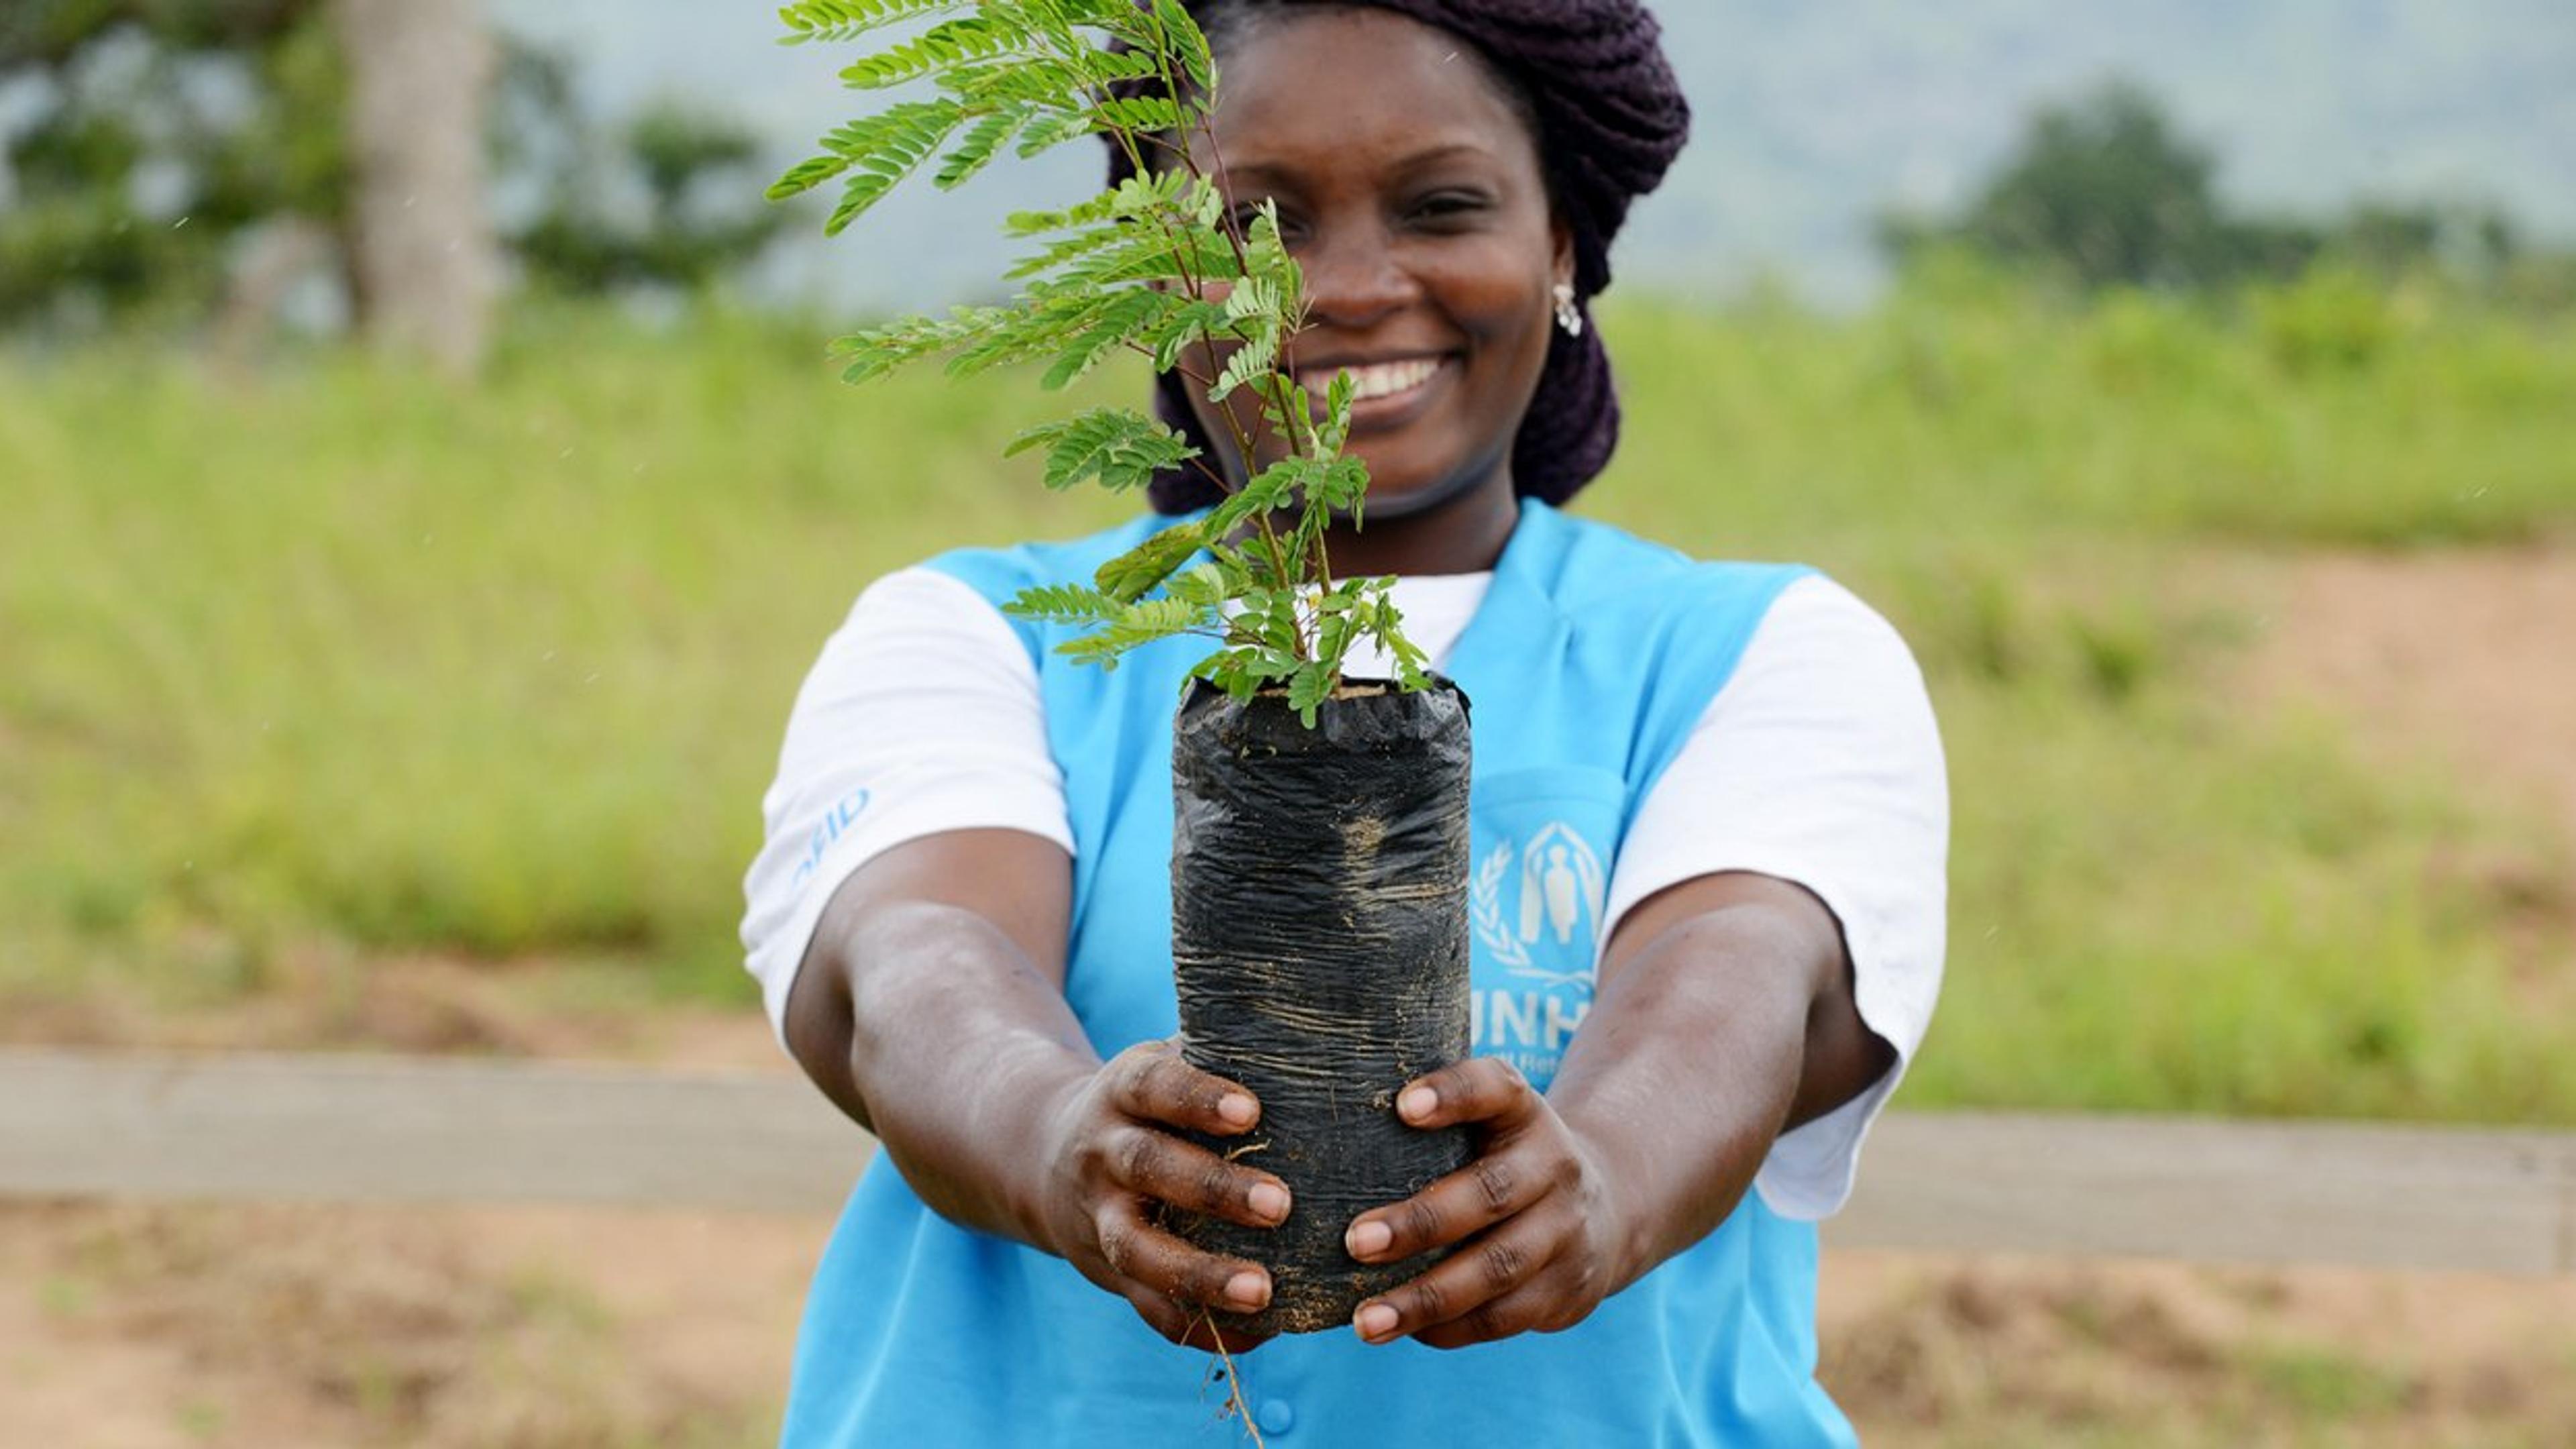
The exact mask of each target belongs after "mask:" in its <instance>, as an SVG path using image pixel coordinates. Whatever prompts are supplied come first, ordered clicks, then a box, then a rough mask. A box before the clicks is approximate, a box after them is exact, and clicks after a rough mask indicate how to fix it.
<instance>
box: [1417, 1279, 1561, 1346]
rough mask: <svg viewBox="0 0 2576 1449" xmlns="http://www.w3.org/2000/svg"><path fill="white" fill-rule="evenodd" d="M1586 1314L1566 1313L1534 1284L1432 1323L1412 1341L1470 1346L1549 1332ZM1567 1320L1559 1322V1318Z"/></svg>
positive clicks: (1551, 1296) (1552, 1296) (1430, 1344)
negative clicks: (1522, 1335) (1441, 1321)
mask: <svg viewBox="0 0 2576 1449" xmlns="http://www.w3.org/2000/svg"><path fill="white" fill-rule="evenodd" d="M1587 1316H1589V1315H1587V1314H1570V1315H1569V1314H1565V1313H1563V1312H1561V1311H1560V1310H1559V1308H1558V1306H1557V1304H1556V1302H1555V1295H1553V1294H1551V1293H1548V1292H1546V1291H1545V1290H1543V1289H1541V1288H1539V1287H1537V1286H1535V1285H1533V1286H1531V1287H1527V1288H1523V1289H1520V1290H1519V1291H1517V1292H1513V1293H1506V1294H1504V1295H1503V1296H1502V1297H1500V1298H1497V1299H1494V1300H1493V1301H1491V1302H1489V1303H1485V1304H1482V1305H1479V1306H1478V1307H1477V1308H1476V1309H1475V1310H1474V1311H1473V1312H1470V1313H1467V1314H1465V1315H1463V1316H1461V1317H1457V1318H1453V1319H1450V1320H1449V1321H1448V1322H1447V1323H1435V1324H1433V1325H1432V1326H1431V1327H1429V1328H1426V1329H1424V1330H1422V1331H1421V1332H1419V1333H1417V1334H1415V1335H1413V1338H1414V1341H1415V1342H1417V1343H1420V1344H1422V1345H1424V1346H1425V1347H1429V1348H1438V1349H1456V1348H1473V1347H1475V1346H1476V1345H1477V1344H1480V1343H1492V1342H1494V1341H1496V1340H1497V1339H1505V1338H1510V1337H1512V1336H1514V1335H1516V1334H1523V1333H1549V1332H1553V1331H1555V1330H1556V1329H1557V1328H1560V1327H1571V1326H1573V1323H1574V1322H1579V1321H1581V1320H1582V1319H1583V1318H1585V1317H1587ZM1561 1319H1564V1320H1570V1321H1564V1322H1560V1321H1559V1320H1561Z"/></svg>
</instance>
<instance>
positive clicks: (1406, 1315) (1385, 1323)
mask: <svg viewBox="0 0 2576 1449" xmlns="http://www.w3.org/2000/svg"><path fill="white" fill-rule="evenodd" d="M1560 1241H1561V1240H1560V1239H1559V1238H1558V1236H1557V1235H1556V1234H1555V1233H1554V1232H1553V1231H1551V1230H1549V1229H1548V1228H1546V1227H1545V1226H1543V1225H1539V1224H1533V1223H1530V1222H1529V1221H1528V1220H1527V1219H1522V1220H1520V1221H1517V1222H1513V1223H1509V1224H1506V1225H1504V1226H1503V1227H1501V1228H1498V1229H1496V1230H1495V1231H1493V1232H1490V1233H1487V1234H1486V1235H1485V1236H1483V1237H1482V1238H1479V1239H1477V1240H1476V1241H1474V1242H1472V1243H1469V1244H1468V1245H1467V1246H1466V1247H1464V1248H1461V1249H1460V1250H1459V1251H1458V1252H1456V1253H1454V1254H1452V1255H1450V1256H1449V1257H1447V1258H1445V1259H1442V1260H1441V1261H1440V1262H1439V1263H1438V1264H1436V1265H1434V1266H1433V1267H1432V1268H1431V1270H1430V1271H1429V1272H1426V1273H1424V1274H1423V1275H1422V1276H1420V1277H1418V1278H1416V1279H1414V1280H1413V1281H1412V1282H1410V1283H1407V1284H1405V1285H1404V1286H1402V1287H1400V1288H1397V1289H1395V1290H1394V1291H1393V1292H1390V1293H1382V1294H1380V1295H1378V1296H1377V1297H1375V1298H1372V1299H1370V1300H1369V1301H1367V1302H1365V1303H1363V1304H1361V1305H1360V1307H1359V1311H1358V1312H1357V1313H1354V1314H1353V1315H1351V1326H1352V1327H1353V1328H1355V1329H1357V1330H1358V1331H1359V1335H1360V1337H1361V1338H1363V1339H1366V1340H1367V1341H1368V1342H1370V1343H1387V1342H1390V1341H1392V1340H1394V1339H1396V1338H1399V1337H1401V1336H1403V1335H1405V1334H1408V1333H1414V1334H1418V1333H1421V1332H1422V1331H1423V1330H1425V1329H1429V1328H1436V1327H1438V1326H1440V1325H1442V1324H1445V1323H1459V1324H1461V1325H1462V1327H1463V1328H1464V1329H1465V1330H1466V1331H1468V1332H1471V1333H1482V1332H1486V1331H1488V1330H1491V1329H1495V1328H1498V1327H1500V1326H1501V1325H1500V1324H1499V1323H1497V1322H1495V1321H1494V1320H1493V1318H1492V1314H1491V1309H1490V1306H1489V1305H1492V1304H1494V1303H1495V1302H1496V1301H1498V1300H1500V1299H1502V1298H1504V1297H1506V1296H1508V1295H1509V1294H1510V1293H1511V1292H1512V1291H1513V1290H1514V1289H1517V1288H1519V1287H1521V1286H1522V1285H1523V1284H1525V1283H1528V1282H1530V1281H1531V1280H1532V1279H1533V1278H1534V1277H1535V1276H1536V1275H1537V1274H1538V1273H1539V1272H1540V1270H1542V1269H1544V1268H1545V1267H1547V1265H1548V1264H1549V1263H1550V1262H1551V1261H1553V1260H1554V1258H1555V1257H1556V1253H1557V1249H1558V1245H1559V1243H1560ZM1513 1331H1514V1332H1517V1331H1518V1330H1517V1329H1515V1330H1513Z"/></svg>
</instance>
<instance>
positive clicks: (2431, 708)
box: [0, 544, 2576, 1449]
mask: <svg viewBox="0 0 2576 1449" xmlns="http://www.w3.org/2000/svg"><path fill="white" fill-rule="evenodd" d="M2248 597H2249V598H2250V599H2251V600H2253V604H2252V608H2253V610H2254V612H2255V614H2256V616H2257V621H2258V631H2257V640H2256V642H2255V644H2254V646H2253V647H2252V648H2251V649H2250V650H2249V651H2248V653H2247V656H2246V659H2245V661H2244V664H2245V670H2246V674H2245V678H2244V680H2243V685H2244V689H2245V692H2246V698H2247V699H2248V700H2249V702H2250V703H2251V704H2252V705H2254V706H2255V707H2258V708H2265V709H2271V710H2279V711H2290V712H2306V713H2313V714H2316V715H2318V716H2320V717H2323V718H2326V719H2328V720H2331V721H2336V722H2339V723H2340V724H2341V725H2343V726H2346V727H2348V728H2349V729H2350V730H2351V732H2352V733H2353V734H2354V736H2355V737H2356V738H2357V739H2358V740H2359V742H2360V743H2361V744H2362V745H2363V746H2364V748H2366V749H2368V750H2370V751H2373V752H2374V753H2375V754H2376V756H2377V757H2378V758H2381V759H2384V760H2386V761H2387V762H2389V764H2390V765H2391V767H2392V768H2398V769H2410V770H2413V769H2421V770H2428V771H2432V772H2436V773H2438V774H2439V775H2442V776H2444V777H2447V778H2449V779H2450V780H2452V781H2454V782H2455V783H2457V784H2459V785H2461V786H2463V787H2465V788H2466V789H2467V790H2468V791H2469V792H2470V793H2471V795H2472V796H2474V797H2475V798H2477V799H2478V800H2479V801H2480V802H2482V805H2483V806H2484V807H2485V808H2491V809H2493V810H2496V811H2498V812H2500V813H2501V814H2502V815H2503V816H2504V817H2506V818H2509V819H2513V820H2517V821H2524V822H2527V823H2528V824H2529V825H2530V826H2531V827H2532V829H2533V831H2534V832H2535V838H2542V839H2545V838H2547V837H2551V836H2554V837H2555V841H2556V845H2554V846H2546V847H2544V848H2543V849H2541V850H2540V851H2539V852H2538V853H2536V854H2535V853H2534V851H2532V850H2530V849H2526V848H2522V847H2520V846H2519V845H2517V848H2515V849H2514V850H2511V851H2506V852H2500V853H2499V854H2498V856H2497V858H2496V859H2495V860H2493V861H2480V860H2470V861H2464V862H2462V863H2461V865H2460V867H2459V868H2461V869H2463V870H2469V871H2473V872H2481V873H2484V874H2489V875H2494V876H2496V877H2497V878H2496V879H2495V880H2493V881H2491V882H2489V883H2490V884H2491V885H2492V886H2493V888H2494V893H2495V894H2494V898H2495V899H2496V900H2498V901H2499V902H2500V903H2502V904H2503V905H2505V906H2506V907H2508V908H2511V909H2521V908H2528V909H2530V910H2533V911H2535V912H2542V913H2547V914H2549V915H2550V916H2552V917H2555V918H2559V919H2564V917H2565V915H2566V914H2567V913H2568V912H2570V911H2576V879H2571V875H2576V872H2571V869H2570V868H2569V864H2568V863H2569V862H2571V861H2576V849H2570V848H2568V846H2569V843H2570V842H2576V546H2570V545H2567V544H2560V545H2557V546H2555V547H2552V548H2543V549H2534V550H2529V551H2515V552H2495V551H2484V552H2477V553H2455V554H2422V555H2411V556H2403V557H2389V556H2332V557H2321V558H2311V559H2303V560H2293V561H2290V562H2288V563H2286V564H2280V565H2276V566H2268V567H2266V568H2265V569H2263V570H2262V571H2261V572H2260V573H2259V574H2258V575H2255V576H2253V577H2252V579H2251V582H2250V583H2249V585H2248ZM2553 851H2554V853H2553ZM2535 862H2540V863H2539V864H2535ZM2550 938H2551V939H2557V940H2563V939H2564V936H2563V933H2555V932H2553V933H2551V937H2550ZM401 965H402V969H400V970H391V969H388V970H370V971H362V972H354V973H352V972H349V971H347V970H344V969H342V966H345V963H341V965H339V966H335V965H333V964H331V963H321V964H319V965H316V966H314V967H313V968H312V969H313V970H314V971H315V972H316V973H317V975H316V980H317V982H318V983H319V984H320V985H322V986H324V987H327V988H328V989H321V990H315V991H309V992H297V993H291V994H287V995H282V996H280V997H279V998H277V999H275V1000H272V1001H269V1002H266V1003H262V1004H255V1005H251V1006H247V1007H239V1008H228V1009H227V1010H226V1011H225V1012H222V1013H217V1014H214V1015H211V1016H199V1017H193V1018H189V1019H187V1020H184V1021H177V1020H173V1019H170V1018H166V1017H154V1016H147V1015H141V1014H137V1015H131V1016H129V1015H127V1014H125V1013H123V1012H122V1011H121V1010H120V1009H119V1008H118V1007H117V1006H116V1005H115V1004H114V1003H101V1004H99V1005H97V1006H96V1007H95V1008H94V1009H93V1008H83V1009H81V1010H80V1011H78V1012H76V1013H75V1014H74V1015H73V1016H70V1017H66V1018H64V1019H61V1020H54V1021H45V1022H30V1021H24V1020H21V1021H17V1022H14V1023H12V1024H10V1026H9V1027H8V1028H7V1029H6V1031H5V1032H4V1033H0V1034H5V1035H6V1036H7V1037H8V1038H9V1039H12V1040H19V1041H27V1040H54V1041H65V1042H81V1043H97V1044H125V1045H142V1044H156V1045H190V1046H234V1047H245V1046H247V1047H271V1048H293V1047H310V1046H344V1045H367V1046H374V1047H380V1048H386V1049H394V1050H413V1051H491V1052H501V1053H507V1054H536V1055H558V1056H584V1057H611V1058H620V1059H628V1060H639V1059H640V1060H652V1061H662V1062H669V1063H672V1064H674V1065H689V1066H725V1067H741V1066H768V1067H771V1068H773V1069H783V1064H782V1063H781V1062H780V1059H779V1057H778V1055H777V1053H776V1048H775V1047H774V1045H773V1044H772V1043H771V1042H770V1040H769V1037H768V1033H767V1030H766V1028H765V1027H764V1026H763V1025H762V1024H760V1023H759V1022H758V1021H757V1020H754V1019H749V1018H747V1017H743V1016H725V1015H720V1014H716V1013H712V1012H707V1011H702V1010H701V1011H672V1012H660V1013H652V1014H635V1013H615V1014H605V1015H603V1014H594V1013H585V1012H583V1011H582V1010H580V1009H579V1008H578V1006H577V1004H575V1005H567V1004H561V1003H557V1004H547V1003H544V1002H542V1001H538V1000H535V999H532V998H531V997H530V995H529V994H528V993H527V992H526V991H525V990H523V989H522V988H521V986H519V985H517V984H512V983H503V982H496V981H494V980H493V979H491V977H490V976H489V974H488V973H486V972H482V971H478V970H477V969H476V968H474V967H472V966H470V965H466V964H462V963H451V962H442V961H416V962H406V963H401ZM2535 969H2540V970H2547V971H2550V972H2552V973H2567V972H2576V963H2567V962H2546V963H2536V966H2535ZM827 1229H828V1224H827V1223H826V1222H824V1221H822V1220H819V1219H807V1218H777V1217H760V1216H749V1215H711V1214H679V1213H630V1212H614V1213H612V1212H598V1211H586V1210H573V1209H564V1210H538V1209H525V1208H511V1209H498V1208H490V1209H487V1208H473V1209H467V1208H444V1209H389V1208H351V1207H292V1206H263V1207H244V1206H219V1205H185V1206H155V1207H138V1206H114V1205H101V1204H0V1449H18V1446H29V1449H34V1446H58V1445H76V1446H97V1449H161V1446H174V1449H175V1446H235V1445H239V1446H252V1445H257V1446H262V1449H268V1446H277V1445H297V1446H315V1449H326V1446H342V1445H345V1446H366V1449H372V1446H380V1445H406V1446H412V1445H417V1446H425V1449H448V1446H458V1449H462V1446H469V1445H470V1446H476V1449H484V1446H495V1449H601V1446H619V1445H639V1446H640V1445H656V1446H659V1445H681V1446H688V1445H706V1446H732V1445H751V1444H760V1443H766V1442H769V1441H770V1440H771V1439H772V1438H773V1436H774V1434H775V1418H774V1416H775V1412H776V1409H775V1406H776V1403H777V1401H778V1397H779V1391H780V1389H781V1387H782V1386H783V1384H784V1381H785V1375H786V1371H787V1364H788V1358H789V1353H790V1350H791V1345H792V1341H793V1335H794V1329H795V1320H796V1314H797V1309H798V1304H799V1302H800V1301H801V1298H802V1294H803V1287H804V1277H805V1274H806V1272H807V1271H808V1269H809V1267H810V1265H811V1263H812V1261H813V1258H814V1256H815V1255H816V1253H817V1252H819V1250H820V1247H821V1244H822V1241H823V1236H824V1234H825V1232H826V1231H827ZM1822 1315H1823V1328H1824V1339H1825V1343H1826V1353H1825V1362H1824V1369H1823V1373H1824V1377H1825V1378H1826V1381H1827V1382H1828V1384H1829V1385H1830V1386H1831V1387H1832V1388H1833V1389H1834V1391H1835V1393H1836V1395H1837V1396H1838V1397H1839V1398H1840V1399H1841V1400H1842V1401H1843V1402H1844V1403H1845V1404H1846V1405H1847V1406H1848V1407H1850V1409H1851V1410H1852V1412H1853V1414H1854V1416H1855V1418H1856V1419H1858V1420H1859V1422H1860V1423H1861V1425H1862V1428H1863V1432H1864V1438H1865V1439H1866V1440H1867V1441H1868V1442H1870V1443H1872V1444H1877V1445H1895V1446H1944V1449H1947V1446H1959V1449H1966V1446H1976V1449H2008V1446H2014V1445H2034V1446H2036V1445H2050V1446H2062V1445H2092V1444H2099V1445H2113V1444H2117V1445H2123V1446H2127V1445H2150V1446H2153V1445H2173V1446H2185V1445H2189V1446H2201V1445H2209V1444H2221V1443H2224V1444H2231V1445H2275V1444H2277V1445H2311V1444H2316V1445H2343V1446H2361V1449H2377V1446H2389V1449H2395V1446H2399V1445H2405V1446H2409V1449H2412V1446H2417V1445H2497V1446H2532V1449H2543V1446H2547V1449H2562V1446H2566V1445H2570V1444H2576V1282H2571V1281H2568V1280H2563V1279H2562V1280H2509V1279H2496V1278H2478V1277H2466V1276H2458V1275H2429V1274H2425V1275H2407V1274H2389V1273H2373V1272H2361V1271H2353V1270H2342V1269H2321V1268H2308V1269H2297V1270H2268V1269H2266V1270H2256V1269H2206V1268H2191V1267H2184V1266H2179V1265H2171V1264H2142V1263H2098V1262H2087V1263H2070V1262H2062V1261H2039V1260H2027V1261H2023V1260H1996V1259H1977V1260H1971V1259H1959V1258H1943V1257H1931V1256H1922V1255H1896V1254H1875V1253H1838V1254H1832V1255H1829V1257H1828V1261H1827V1267H1826V1276H1825V1284H1824V1295H1823V1301H1822ZM1248 1367H1249V1371H1250V1372H1252V1373H1254V1374H1256V1375H1257V1373H1258V1361H1257V1359H1256V1360H1255V1361H1254V1362H1253V1363H1252V1364H1251V1365H1249V1366H1248Z"/></svg>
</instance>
